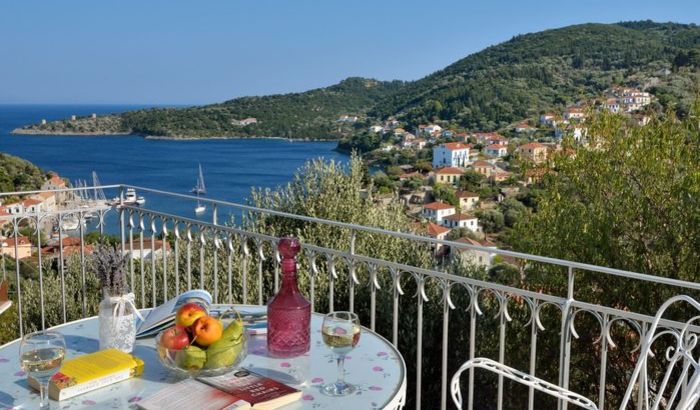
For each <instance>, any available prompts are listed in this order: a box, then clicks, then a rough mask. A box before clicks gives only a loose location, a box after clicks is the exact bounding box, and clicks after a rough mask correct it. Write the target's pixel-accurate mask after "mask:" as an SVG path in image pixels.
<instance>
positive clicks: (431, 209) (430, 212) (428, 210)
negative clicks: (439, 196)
mask: <svg viewBox="0 0 700 410" xmlns="http://www.w3.org/2000/svg"><path fill="white" fill-rule="evenodd" d="M454 213H455V208H454V207H453V206H452V205H448V204H446V203H444V202H432V203H429V204H426V205H424V206H423V210H422V211H421V216H422V217H423V218H426V219H430V220H433V221H435V222H437V223H439V224H440V223H442V220H443V219H444V218H445V217H446V216H449V215H453V214H454Z"/></svg>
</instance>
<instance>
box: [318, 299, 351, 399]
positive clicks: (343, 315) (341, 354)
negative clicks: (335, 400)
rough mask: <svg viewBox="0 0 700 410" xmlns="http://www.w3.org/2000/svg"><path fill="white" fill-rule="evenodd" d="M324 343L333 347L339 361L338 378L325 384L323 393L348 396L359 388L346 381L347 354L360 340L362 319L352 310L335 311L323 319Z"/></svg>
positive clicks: (332, 349)
mask: <svg viewBox="0 0 700 410" xmlns="http://www.w3.org/2000/svg"><path fill="white" fill-rule="evenodd" d="M321 336H322V337H323V343H325V344H326V346H328V348H330V349H331V352H333V354H334V355H335V356H336V362H337V363H338V380H336V381H335V382H334V383H329V384H326V385H325V386H323V388H322V391H323V393H325V394H327V395H329V396H347V395H348V394H352V393H354V392H355V391H356V390H357V388H356V387H355V386H353V385H352V384H350V383H347V382H346V381H345V370H344V369H343V367H344V365H345V355H347V354H348V353H350V352H351V351H352V349H354V348H355V346H357V344H358V343H359V342H360V320H359V319H358V317H357V315H356V314H354V313H352V312H333V313H329V314H327V315H326V316H325V318H324V319H323V325H322V326H321Z"/></svg>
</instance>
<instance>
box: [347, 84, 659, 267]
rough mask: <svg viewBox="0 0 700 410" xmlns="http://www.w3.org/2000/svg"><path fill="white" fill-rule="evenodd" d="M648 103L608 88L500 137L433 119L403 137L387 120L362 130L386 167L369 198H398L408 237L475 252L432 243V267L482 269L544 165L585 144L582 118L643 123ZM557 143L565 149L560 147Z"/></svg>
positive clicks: (640, 94)
mask: <svg viewBox="0 0 700 410" xmlns="http://www.w3.org/2000/svg"><path fill="white" fill-rule="evenodd" d="M653 98H654V97H653V96H652V95H651V94H649V93H648V92H644V91H640V90H638V89H636V88H629V87H613V88H611V89H609V90H606V91H605V93H604V94H603V95H601V96H600V98H597V99H595V100H594V101H592V102H589V103H579V104H575V105H571V106H568V107H566V108H565V109H564V110H563V111H561V112H545V113H542V114H541V115H539V117H538V118H528V119H523V120H522V121H519V122H517V123H515V124H513V125H511V126H510V127H508V128H507V129H504V130H500V132H468V131H466V130H460V129H454V128H453V127H449V128H444V126H443V125H440V123H439V122H438V121H436V123H430V124H420V125H418V126H417V127H415V128H414V129H412V130H411V131H409V130H407V127H406V125H405V124H403V123H402V122H400V121H398V120H397V119H395V118H389V119H388V120H387V121H385V122H384V123H383V124H373V125H371V126H370V127H369V128H368V132H369V133H373V134H377V135H379V136H381V139H382V141H384V142H383V145H382V146H381V148H379V149H378V150H376V151H375V152H373V153H371V155H372V156H373V157H374V158H382V161H383V163H384V164H385V165H387V166H386V168H385V172H379V173H377V174H375V176H374V180H373V181H374V189H373V190H372V192H374V193H373V195H374V197H373V199H374V200H375V201H388V200H391V199H392V198H395V197H396V196H398V197H399V198H400V200H401V201H402V203H403V204H404V206H405V209H406V213H407V215H409V216H410V217H411V218H412V219H413V220H414V221H415V222H414V225H413V231H414V232H415V233H418V234H421V235H426V236H429V237H431V238H434V239H441V240H454V241H457V242H462V243H467V244H470V245H476V246H480V247H481V248H482V249H481V250H475V249H463V250H459V251H455V252H452V251H451V250H450V249H449V247H447V246H440V245H438V246H436V247H435V249H434V254H435V258H436V260H437V262H438V263H447V262H451V261H457V262H460V263H463V264H469V265H480V266H483V267H486V268H488V267H490V266H492V265H493V264H494V263H495V261H494V256H495V254H494V253H493V252H489V250H490V249H495V248H496V247H497V246H498V245H499V243H500V240H499V237H500V235H501V234H502V233H503V232H504V230H507V229H508V228H510V227H512V226H513V225H514V224H515V223H516V222H517V221H518V220H519V218H521V217H522V216H523V215H524V211H525V209H526V207H527V206H531V205H532V203H533V202H534V199H533V198H534V197H536V186H537V183H538V181H540V180H541V178H542V177H543V176H545V175H546V174H547V173H548V172H550V169H551V167H550V162H551V161H550V160H551V159H552V158H553V157H554V156H555V155H575V149H576V148H575V147H585V146H587V145H588V138H587V136H588V129H587V127H586V122H587V117H588V115H589V114H590V113H592V112H594V111H595V110H597V111H603V110H605V111H609V112H612V113H616V114H622V115H625V116H627V117H628V118H629V120H630V122H632V123H634V124H637V125H646V124H647V123H648V122H649V116H648V114H647V113H645V112H644V108H645V107H647V106H648V105H649V104H650V103H651V102H652V99H653ZM347 118H352V119H353V121H357V117H354V116H344V117H343V119H347ZM565 138H570V141H571V143H572V144H568V145H567V144H563V143H562V142H563V140H564V139H565ZM565 146H567V147H568V148H564V147H565ZM572 147H573V148H572ZM526 204H528V205H526ZM499 258H500V257H499Z"/></svg>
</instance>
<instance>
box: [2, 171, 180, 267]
mask: <svg viewBox="0 0 700 410" xmlns="http://www.w3.org/2000/svg"><path fill="white" fill-rule="evenodd" d="M66 188H69V184H68V182H67V181H66V180H65V179H64V178H62V177H61V176H59V175H58V174H56V173H49V174H48V175H47V176H46V179H45V181H44V182H43V184H42V185H41V187H40V189H41V191H42V192H39V193H36V194H30V195H26V196H11V197H4V198H0V257H3V258H4V257H10V258H13V259H18V260H28V259H32V258H33V259H34V260H36V261H37V262H38V255H39V254H41V256H42V257H43V258H44V260H58V258H61V257H63V258H64V259H65V258H68V257H70V256H73V255H79V254H80V253H81V251H82V252H83V253H84V254H85V255H89V254H91V253H92V252H93V251H94V246H93V245H94V242H95V241H94V240H93V239H95V238H92V237H89V235H85V236H83V238H82V239H81V237H80V232H79V231H80V225H81V222H82V225H83V228H85V222H86V221H89V220H92V219H94V218H96V217H97V215H96V214H95V213H94V211H92V210H94V209H97V208H99V207H102V208H103V209H107V208H109V205H106V204H96V203H95V202H94V201H93V202H90V201H89V200H84V199H82V198H80V197H79V196H78V195H75V194H74V193H73V192H70V191H62V190H65V189H66ZM90 205H92V206H90ZM95 205H97V206H95ZM68 209H70V210H73V211H75V212H72V213H66V214H63V216H62V218H61V223H60V229H59V223H58V220H57V216H54V217H47V215H49V214H55V215H58V213H60V211H62V210H68ZM76 209H77V211H76ZM37 220H39V221H40V222H39V223H38V224H39V227H40V229H39V231H40V234H39V235H37V234H36V228H35V226H36V225H37V222H36V221H37ZM15 222H17V223H18V224H19V229H18V232H19V235H15V234H14V232H15V230H14V227H13V223H15ZM81 245H84V246H81ZM134 245H135V246H134V248H133V250H131V249H130V250H127V251H125V253H127V254H132V257H133V258H136V259H139V258H143V259H144V260H146V259H150V258H152V257H158V256H159V255H160V254H162V253H163V248H165V252H166V253H167V252H169V251H170V244H169V243H168V242H167V241H163V240H160V239H156V240H154V241H152V240H151V239H148V238H146V239H144V242H143V248H141V245H140V242H136V243H135V244H134ZM81 248H82V249H81ZM39 249H40V251H39Z"/></svg>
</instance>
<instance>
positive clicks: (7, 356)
mask: <svg viewBox="0 0 700 410" xmlns="http://www.w3.org/2000/svg"><path fill="white" fill-rule="evenodd" d="M242 309H245V310H246V311H249V310H251V309H256V308H255V307H250V306H246V307H243V308H242ZM257 309H264V307H259V306H258V307H257ZM322 322H323V316H322V315H320V314H315V313H314V314H313V315H312V318H311V350H310V351H309V353H307V354H306V355H304V356H301V357H297V358H293V359H276V358H271V357H268V356H267V352H266V344H267V342H266V339H265V336H264V335H263V336H250V337H249V339H248V357H246V359H245V360H244V361H243V363H242V364H241V366H242V367H246V368H248V369H250V370H253V371H255V372H257V373H260V374H263V375H265V376H267V377H271V378H274V379H277V380H279V381H281V382H283V383H286V384H289V385H291V386H293V387H296V388H298V389H300V390H302V391H303V395H302V399H301V400H300V401H298V402H296V403H294V404H291V405H288V406H285V407H284V410H292V409H295V410H296V409H333V410H338V409H394V408H400V407H401V406H402V405H403V402H404V399H405V395H406V365H405V364H404V361H403V359H402V358H401V355H400V354H399V352H398V351H397V350H396V349H395V348H394V347H393V346H392V345H391V344H390V343H389V342H388V341H387V340H386V339H384V338H383V337H381V336H379V335H378V334H376V333H374V332H372V331H371V330H369V329H366V328H362V334H361V337H360V343H359V344H358V345H357V347H356V348H355V349H354V350H353V351H352V352H351V353H350V354H349V355H348V356H347V358H346V361H345V379H346V380H347V381H348V382H350V383H353V384H355V385H357V386H358V389H357V392H356V393H354V394H353V395H350V396H346V397H328V396H325V395H324V394H323V393H321V390H320V389H321V386H322V385H323V384H325V383H328V382H330V381H333V380H335V378H336V376H337V366H336V362H335V359H334V357H333V355H332V354H331V352H330V350H329V349H328V348H327V347H326V346H325V345H324V344H323V341H322V340H321V323H322ZM55 329H57V330H59V331H60V332H61V333H63V335H64V336H65V338H66V344H67V347H68V352H67V357H68V358H71V357H74V356H77V355H80V354H84V353H91V352H94V351H96V350H98V323H97V318H89V319H84V320H80V321H76V322H71V323H67V324H65V325H62V326H58V327H56V328H55ZM133 354H134V355H135V356H138V357H140V358H141V359H143V360H144V362H145V363H146V366H145V370H144V373H143V375H141V376H140V377H137V378H134V379H130V380H126V381H123V382H119V383H116V384H113V385H111V386H106V387H103V388H101V389H98V390H95V391H92V392H90V393H86V394H83V395H80V396H77V397H74V398H72V399H69V400H64V401H61V402H60V403H58V402H56V401H53V400H52V401H51V406H52V408H55V409H59V408H60V409H82V408H90V409H96V408H109V409H124V408H131V409H136V408H138V407H137V403H138V402H139V401H140V400H142V399H143V398H146V397H148V396H150V395H152V394H154V393H155V392H157V391H158V390H160V389H162V388H164V387H166V385H167V384H169V383H173V382H176V381H178V380H181V378H180V377H178V376H176V375H173V374H170V373H169V372H168V370H167V369H166V368H165V367H163V365H161V364H160V362H159V360H158V358H157V354H156V351H155V340H154V338H147V339H140V340H137V341H136V346H135V348H134V351H133ZM0 375H2V377H0V410H2V409H20V408H22V409H26V408H38V406H39V395H38V393H36V392H35V391H33V390H31V389H30V388H29V387H28V385H27V377H26V374H25V373H24V372H23V371H22V370H21V369H20V366H19V342H18V341H15V342H11V343H8V344H6V345H4V346H2V347H0Z"/></svg>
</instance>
